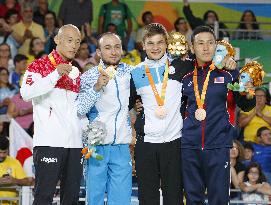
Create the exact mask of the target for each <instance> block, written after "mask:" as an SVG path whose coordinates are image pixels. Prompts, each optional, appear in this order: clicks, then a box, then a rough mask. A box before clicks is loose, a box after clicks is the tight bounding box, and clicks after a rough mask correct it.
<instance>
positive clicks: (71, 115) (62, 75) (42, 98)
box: [21, 24, 82, 205]
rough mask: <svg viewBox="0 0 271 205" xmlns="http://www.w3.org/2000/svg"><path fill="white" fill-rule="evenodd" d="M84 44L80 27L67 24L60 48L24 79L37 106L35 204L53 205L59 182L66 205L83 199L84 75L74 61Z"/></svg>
mask: <svg viewBox="0 0 271 205" xmlns="http://www.w3.org/2000/svg"><path fill="white" fill-rule="evenodd" d="M80 41H81V35H80V32H79V30H78V29H77V27H75V26H73V25H71V24H69V25H64V26H63V27H61V28H60V30H59V32H58V34H57V36H56V37H55V43H56V44H57V47H56V50H54V51H52V53H50V54H49V55H48V56H45V57H43V58H40V59H38V60H35V61H34V62H33V63H31V64H30V65H29V66H28V69H27V71H26V73H25V75H24V78H23V82H22V88H21V95H22V97H23V99H24V100H26V101H29V100H32V103H33V118H34V130H35V133H34V137H33V146H34V151H33V158H34V165H35V192H34V202H33V204H34V205H48V204H51V203H52V201H53V196H54V192H55V188H56V185H57V182H58V181H59V180H60V181H61V185H60V186H61V188H60V201H61V204H63V205H64V204H65V205H74V204H77V201H78V194H79V190H80V180H81V175H82V165H81V163H80V161H81V160H80V159H81V148H82V141H81V129H80V121H79V119H78V117H77V109H76V105H75V99H76V97H77V95H78V92H79V88H80V76H79V71H78V70H77V69H76V68H74V67H72V66H71V60H72V59H73V58H74V56H75V54H76V52H77V50H78V48H79V46H80Z"/></svg>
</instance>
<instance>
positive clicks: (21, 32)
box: [11, 3, 45, 55]
mask: <svg viewBox="0 0 271 205" xmlns="http://www.w3.org/2000/svg"><path fill="white" fill-rule="evenodd" d="M22 16H23V19H22V20H21V21H20V22H19V23H17V24H15V25H13V26H12V30H13V32H12V34H11V35H12V36H13V37H14V39H15V40H16V41H17V42H18V43H19V44H21V46H20V47H19V49H18V53H20V54H24V55H27V54H28V52H29V44H30V40H31V39H32V38H34V37H39V38H40V39H41V40H42V41H43V42H45V37H44V31H43V28H42V26H41V25H39V24H37V23H35V22H33V8H32V6H31V4H29V3H25V4H23V6H22Z"/></svg>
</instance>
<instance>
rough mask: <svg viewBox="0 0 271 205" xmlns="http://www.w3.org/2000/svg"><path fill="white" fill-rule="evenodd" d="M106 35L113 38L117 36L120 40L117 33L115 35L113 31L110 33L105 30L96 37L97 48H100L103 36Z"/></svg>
mask: <svg viewBox="0 0 271 205" xmlns="http://www.w3.org/2000/svg"><path fill="white" fill-rule="evenodd" d="M108 36H113V37H115V38H118V39H119V40H120V42H121V39H120V37H119V35H117V34H115V33H111V32H106V33H103V34H101V35H100V36H99V38H98V45H97V47H98V48H101V43H102V41H103V40H104V38H106V37H108Z"/></svg>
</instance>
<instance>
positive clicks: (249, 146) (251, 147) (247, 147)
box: [243, 142, 254, 152]
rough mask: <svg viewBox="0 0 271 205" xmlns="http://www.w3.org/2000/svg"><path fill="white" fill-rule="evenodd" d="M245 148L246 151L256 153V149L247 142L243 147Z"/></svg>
mask: <svg viewBox="0 0 271 205" xmlns="http://www.w3.org/2000/svg"><path fill="white" fill-rule="evenodd" d="M243 147H244V149H249V150H251V151H252V152H254V147H253V145H252V144H251V143H250V142H245V143H244V145H243Z"/></svg>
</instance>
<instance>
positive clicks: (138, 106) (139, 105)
mask: <svg viewBox="0 0 271 205" xmlns="http://www.w3.org/2000/svg"><path fill="white" fill-rule="evenodd" d="M141 110H143V104H142V102H141V101H140V99H137V100H136V103H135V111H136V114H139V113H140V111H141Z"/></svg>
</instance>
